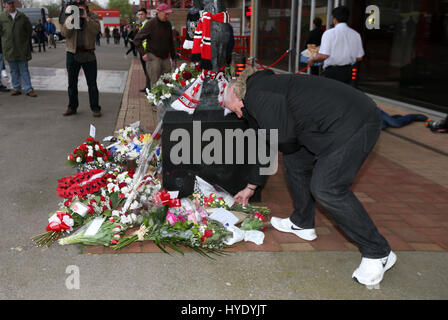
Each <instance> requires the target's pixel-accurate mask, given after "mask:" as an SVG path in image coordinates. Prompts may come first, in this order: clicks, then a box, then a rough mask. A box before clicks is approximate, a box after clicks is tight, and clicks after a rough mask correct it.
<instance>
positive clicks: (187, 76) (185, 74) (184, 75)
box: [182, 71, 193, 80]
mask: <svg viewBox="0 0 448 320" xmlns="http://www.w3.org/2000/svg"><path fill="white" fill-rule="evenodd" d="M182 78H184V79H185V80H190V79H191V78H193V75H192V74H191V72H188V71H185V72H184V73H182Z"/></svg>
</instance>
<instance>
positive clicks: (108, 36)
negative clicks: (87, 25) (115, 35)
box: [104, 27, 110, 44]
mask: <svg viewBox="0 0 448 320" xmlns="http://www.w3.org/2000/svg"><path fill="white" fill-rule="evenodd" d="M104 33H105V34H106V42H107V44H109V42H110V29H109V27H106V30H104Z"/></svg>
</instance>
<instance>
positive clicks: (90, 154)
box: [87, 149, 93, 157]
mask: <svg viewBox="0 0 448 320" xmlns="http://www.w3.org/2000/svg"><path fill="white" fill-rule="evenodd" d="M87 156H88V157H93V151H92V150H91V149H90V150H89V152H87Z"/></svg>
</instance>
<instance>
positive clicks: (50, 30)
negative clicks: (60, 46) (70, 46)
mask: <svg viewBox="0 0 448 320" xmlns="http://www.w3.org/2000/svg"><path fill="white" fill-rule="evenodd" d="M55 33H56V26H55V25H54V23H53V22H52V21H51V19H50V18H47V23H46V24H45V34H46V35H47V37H48V48H50V46H51V45H52V46H54V48H55V49H56V41H55V40H54V35H55Z"/></svg>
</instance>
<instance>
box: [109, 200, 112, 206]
mask: <svg viewBox="0 0 448 320" xmlns="http://www.w3.org/2000/svg"><path fill="white" fill-rule="evenodd" d="M109 206H110V207H111V208H112V200H109Z"/></svg>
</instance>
